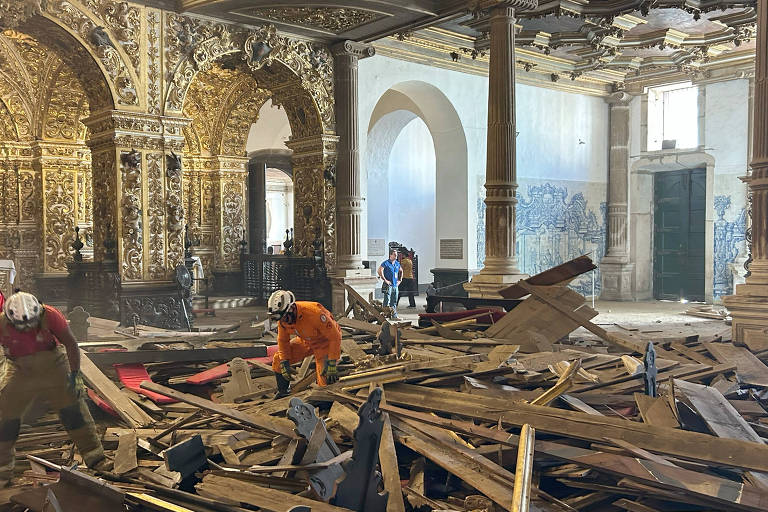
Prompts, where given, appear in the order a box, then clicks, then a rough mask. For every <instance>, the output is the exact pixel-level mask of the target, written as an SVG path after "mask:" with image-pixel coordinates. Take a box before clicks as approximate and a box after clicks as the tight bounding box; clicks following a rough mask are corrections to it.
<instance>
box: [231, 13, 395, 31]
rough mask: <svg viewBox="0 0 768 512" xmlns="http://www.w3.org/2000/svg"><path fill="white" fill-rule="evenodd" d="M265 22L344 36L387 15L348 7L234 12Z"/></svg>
mask: <svg viewBox="0 0 768 512" xmlns="http://www.w3.org/2000/svg"><path fill="white" fill-rule="evenodd" d="M234 12H235V13H237V14H241V15H243V16H248V17H252V18H256V19H260V20H265V21H273V22H278V23H285V24H288V25H295V26H300V27H302V26H303V27H308V28H312V29H316V30H320V31H324V32H328V33H331V34H337V35H338V34H342V33H344V32H348V31H349V30H352V29H353V28H357V27H360V26H362V25H365V24H368V23H370V22H372V21H375V20H378V19H381V18H383V17H384V16H385V15H383V14H381V13H378V12H373V11H367V10H363V9H351V8H346V7H256V8H247V9H241V10H238V11H234Z"/></svg>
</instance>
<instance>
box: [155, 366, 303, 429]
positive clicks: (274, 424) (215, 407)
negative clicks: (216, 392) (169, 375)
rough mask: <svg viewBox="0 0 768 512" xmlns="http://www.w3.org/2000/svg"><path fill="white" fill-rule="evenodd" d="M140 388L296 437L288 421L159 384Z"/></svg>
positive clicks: (259, 427)
mask: <svg viewBox="0 0 768 512" xmlns="http://www.w3.org/2000/svg"><path fill="white" fill-rule="evenodd" d="M141 388H142V389H148V390H150V391H154V392H155V393H160V394H162V395H165V396H169V397H171V398H175V399H176V400H179V401H181V402H184V403H187V404H190V405H194V406H195V407H198V408H200V409H203V410H206V411H209V412H213V413H216V414H219V415H221V416H224V417H225V418H231V419H233V420H236V421H239V422H241V423H243V424H244V425H247V426H249V427H253V428H257V429H261V430H266V431H267V432H271V433H273V434H278V435H283V436H287V437H290V438H295V437H296V434H295V432H294V431H293V428H292V427H290V426H288V424H287V423H286V422H289V421H288V420H285V421H278V418H272V417H271V416H265V415H255V414H246V413H244V412H241V411H238V410H237V409H232V408H229V407H226V406H224V405H221V404H217V403H214V402H211V401H210V400H206V399H205V398H201V397H199V396H197V395H190V394H189V393H182V392H181V391H176V390H175V389H172V388H169V387H166V386H161V385H160V384H156V383H154V382H150V381H146V380H145V381H144V382H142V383H141Z"/></svg>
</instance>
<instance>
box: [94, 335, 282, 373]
mask: <svg viewBox="0 0 768 512" xmlns="http://www.w3.org/2000/svg"><path fill="white" fill-rule="evenodd" d="M156 343H162V341H159V340H158V341H157V342H156ZM266 355H267V347H266V346H265V345H253V346H251V347H233V348H199V349H187V350H134V351H110V352H89V353H88V357H89V358H90V359H91V361H93V363H94V364H95V365H97V366H100V367H102V368H104V367H108V366H112V365H113V364H137V363H168V362H174V363H195V362H207V361H230V360H232V359H234V358H235V357H240V358H248V357H265V356H266Z"/></svg>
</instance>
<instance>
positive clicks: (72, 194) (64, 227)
mask: <svg viewBox="0 0 768 512" xmlns="http://www.w3.org/2000/svg"><path fill="white" fill-rule="evenodd" d="M43 175H44V178H43V185H44V188H45V193H44V204H45V207H44V217H43V225H44V230H45V247H44V249H45V264H44V271H45V272H66V270H67V267H66V262H67V260H68V259H69V258H70V253H71V250H72V248H71V246H70V244H71V242H72V240H74V233H75V216H76V213H77V211H76V209H77V195H78V194H77V171H76V170H75V171H72V170H70V169H67V170H61V169H60V170H56V169H47V170H44V171H43Z"/></svg>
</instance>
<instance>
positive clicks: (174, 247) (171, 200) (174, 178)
mask: <svg viewBox="0 0 768 512" xmlns="http://www.w3.org/2000/svg"><path fill="white" fill-rule="evenodd" d="M182 176H183V170H182V166H181V164H180V162H179V168H178V170H176V169H173V168H172V167H170V166H169V160H168V159H167V158H166V172H165V180H166V181H165V189H166V207H167V214H168V223H167V226H166V228H167V233H168V255H167V256H168V257H167V261H166V270H167V272H168V275H172V273H173V272H174V269H175V268H176V265H179V264H180V263H182V262H183V261H184V222H185V219H184V217H185V212H184V196H183V178H182Z"/></svg>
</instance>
